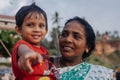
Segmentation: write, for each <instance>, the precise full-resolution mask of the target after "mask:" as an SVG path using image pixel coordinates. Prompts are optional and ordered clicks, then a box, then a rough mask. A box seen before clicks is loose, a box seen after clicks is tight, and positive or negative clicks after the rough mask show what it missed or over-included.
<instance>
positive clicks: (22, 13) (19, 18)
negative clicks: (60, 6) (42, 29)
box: [15, 3, 48, 28]
mask: <svg viewBox="0 0 120 80" xmlns="http://www.w3.org/2000/svg"><path fill="white" fill-rule="evenodd" d="M34 11H35V12H38V13H42V14H43V16H44V18H45V21H46V28H48V25H47V15H46V12H45V11H44V10H43V9H41V8H40V7H38V6H37V5H35V3H33V4H31V5H29V6H23V7H21V9H19V11H18V12H17V13H16V15H15V20H16V25H17V26H18V27H19V28H20V27H21V26H22V24H23V21H24V19H25V17H26V16H27V15H28V14H29V13H30V12H34Z"/></svg>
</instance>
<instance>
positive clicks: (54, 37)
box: [50, 12, 61, 53]
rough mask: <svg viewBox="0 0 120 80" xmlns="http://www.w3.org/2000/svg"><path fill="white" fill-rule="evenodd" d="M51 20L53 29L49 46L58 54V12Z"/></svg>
mask: <svg viewBox="0 0 120 80" xmlns="http://www.w3.org/2000/svg"><path fill="white" fill-rule="evenodd" d="M52 20H53V26H55V27H54V28H53V29H52V32H51V37H52V41H51V42H50V44H51V48H52V49H55V50H56V52H57V53H59V48H58V35H59V34H60V30H59V28H60V26H59V23H60V20H61V18H60V17H59V14H58V12H55V14H54V16H53V17H52Z"/></svg>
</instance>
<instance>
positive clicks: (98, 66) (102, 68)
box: [88, 63, 113, 72]
mask: <svg viewBox="0 0 120 80" xmlns="http://www.w3.org/2000/svg"><path fill="white" fill-rule="evenodd" d="M88 64H90V63H88ZM90 65H91V68H93V69H94V70H98V71H100V70H101V71H110V72H111V71H113V69H111V68H108V67H105V66H102V65H96V64H90Z"/></svg>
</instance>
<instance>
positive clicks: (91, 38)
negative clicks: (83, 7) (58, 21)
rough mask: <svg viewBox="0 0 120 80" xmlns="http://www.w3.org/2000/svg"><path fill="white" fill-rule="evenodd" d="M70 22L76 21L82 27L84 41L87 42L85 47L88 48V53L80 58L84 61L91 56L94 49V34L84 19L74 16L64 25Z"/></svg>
mask: <svg viewBox="0 0 120 80" xmlns="http://www.w3.org/2000/svg"><path fill="white" fill-rule="evenodd" d="M71 21H77V22H78V23H80V24H82V25H84V26H83V28H84V30H85V36H86V41H87V45H88V47H89V51H88V52H86V51H84V54H83V56H82V58H83V60H84V59H86V58H87V57H89V56H90V55H91V53H92V51H93V50H94V48H95V33H94V30H93V29H92V27H91V25H90V24H89V23H88V22H87V21H86V20H85V19H84V18H80V17H78V16H76V17H74V18H72V19H69V20H68V21H67V22H66V23H65V25H66V24H67V23H69V22H71Z"/></svg>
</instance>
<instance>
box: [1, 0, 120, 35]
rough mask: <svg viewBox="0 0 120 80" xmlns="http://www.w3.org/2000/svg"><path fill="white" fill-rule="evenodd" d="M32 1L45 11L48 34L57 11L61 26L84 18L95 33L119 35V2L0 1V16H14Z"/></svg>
mask: <svg viewBox="0 0 120 80" xmlns="http://www.w3.org/2000/svg"><path fill="white" fill-rule="evenodd" d="M32 1H35V2H36V4H37V5H38V6H39V7H41V8H42V9H43V10H45V11H46V13H47V17H48V26H49V28H48V29H49V32H51V29H52V22H53V20H52V17H53V15H54V14H55V12H56V11H57V12H58V13H59V16H60V17H61V22H60V25H61V26H63V25H64V23H65V22H66V20H68V19H70V18H72V17H74V16H79V17H84V18H85V19H86V20H87V21H88V22H89V23H90V24H91V25H92V27H93V29H94V31H95V32H96V31H99V32H100V33H101V34H102V33H104V32H105V31H111V32H113V31H115V30H117V31H118V32H119V35H120V0H0V14H1V15H9V16H14V15H15V14H16V12H17V11H18V10H19V9H20V8H21V6H24V5H30V4H31V3H32Z"/></svg>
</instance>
